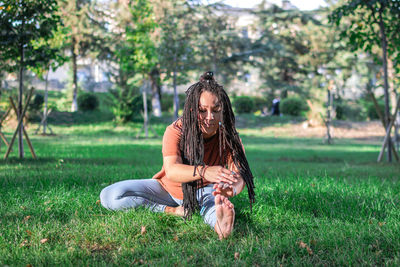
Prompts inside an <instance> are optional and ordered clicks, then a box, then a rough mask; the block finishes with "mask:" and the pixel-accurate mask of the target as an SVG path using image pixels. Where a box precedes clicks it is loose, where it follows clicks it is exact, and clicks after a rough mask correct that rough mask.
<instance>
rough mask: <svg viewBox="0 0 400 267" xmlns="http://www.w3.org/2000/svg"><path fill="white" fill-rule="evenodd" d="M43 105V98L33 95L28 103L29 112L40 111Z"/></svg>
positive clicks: (39, 95)
mask: <svg viewBox="0 0 400 267" xmlns="http://www.w3.org/2000/svg"><path fill="white" fill-rule="evenodd" d="M43 103H44V96H43V95H41V94H35V96H34V97H33V98H32V100H31V102H30V103H29V110H31V111H39V110H41V109H42V106H43Z"/></svg>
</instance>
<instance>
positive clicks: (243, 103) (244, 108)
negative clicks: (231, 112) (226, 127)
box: [233, 96, 255, 113]
mask: <svg viewBox="0 0 400 267" xmlns="http://www.w3.org/2000/svg"><path fill="white" fill-rule="evenodd" d="M254 104H255V103H254V99H253V98H251V97H249V96H238V97H236V98H234V101H233V107H234V108H235V111H236V112H237V113H251V112H253V110H254Z"/></svg>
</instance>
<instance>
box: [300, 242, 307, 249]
mask: <svg viewBox="0 0 400 267" xmlns="http://www.w3.org/2000/svg"><path fill="white" fill-rule="evenodd" d="M299 247H301V248H306V247H307V244H306V243H304V242H303V241H300V242H299Z"/></svg>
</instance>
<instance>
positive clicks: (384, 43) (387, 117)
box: [379, 9, 392, 162]
mask: <svg viewBox="0 0 400 267" xmlns="http://www.w3.org/2000/svg"><path fill="white" fill-rule="evenodd" d="M379 30H380V34H381V45H382V59H383V81H384V83H383V85H384V87H383V88H384V96H385V124H386V125H389V123H390V106H389V84H388V64H387V38H386V33H385V25H384V23H383V18H382V9H380V10H379ZM385 130H386V129H385ZM387 148H388V149H387V160H388V162H392V142H391V139H390V138H389V140H388V146H387Z"/></svg>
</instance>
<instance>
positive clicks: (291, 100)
mask: <svg viewBox="0 0 400 267" xmlns="http://www.w3.org/2000/svg"><path fill="white" fill-rule="evenodd" d="M279 109H280V112H281V113H282V114H285V115H291V116H300V115H301V112H303V111H307V110H308V107H307V105H306V104H305V101H303V100H302V99H300V98H298V97H288V98H285V99H283V100H282V101H281V103H280V105H279Z"/></svg>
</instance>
